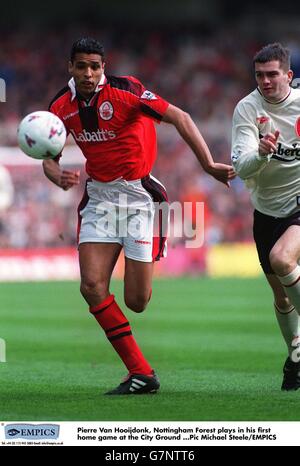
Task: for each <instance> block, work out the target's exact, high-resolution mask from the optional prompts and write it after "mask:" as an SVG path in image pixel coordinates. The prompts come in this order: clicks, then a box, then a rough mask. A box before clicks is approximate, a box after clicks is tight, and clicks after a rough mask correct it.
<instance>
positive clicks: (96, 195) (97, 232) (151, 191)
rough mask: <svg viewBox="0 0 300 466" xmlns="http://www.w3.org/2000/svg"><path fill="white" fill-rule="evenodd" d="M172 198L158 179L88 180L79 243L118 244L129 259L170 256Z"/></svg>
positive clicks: (79, 229) (79, 215) (81, 211)
mask: <svg viewBox="0 0 300 466" xmlns="http://www.w3.org/2000/svg"><path fill="white" fill-rule="evenodd" d="M167 228H168V197H167V193H166V190H165V187H164V186H163V185H162V184H161V183H160V182H159V181H158V180H156V179H155V178H154V177H152V176H150V175H149V176H147V177H145V178H142V179H140V180H134V181H126V180H124V179H117V180H115V181H111V182H108V183H102V182H100V181H95V180H92V179H88V180H87V182H86V189H85V192H84V196H83V198H82V201H81V202H80V204H79V206H78V244H81V243H118V244H120V245H121V246H123V248H124V254H125V256H126V257H128V258H129V259H134V260H137V261H141V262H153V261H155V260H159V259H160V258H161V257H165V256H166V236H167Z"/></svg>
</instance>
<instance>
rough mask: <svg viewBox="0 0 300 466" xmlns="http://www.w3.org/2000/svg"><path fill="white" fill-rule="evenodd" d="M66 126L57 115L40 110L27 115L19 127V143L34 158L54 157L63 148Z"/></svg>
mask: <svg viewBox="0 0 300 466" xmlns="http://www.w3.org/2000/svg"><path fill="white" fill-rule="evenodd" d="M66 137H67V133H66V128H65V126H64V124H63V122H62V121H61V119H60V118H58V117H57V116H56V115H54V114H53V113H51V112H46V111H38V112H33V113H30V114H29V115H27V116H26V117H25V118H23V120H22V121H21V123H20V125H19V127H18V143H19V146H20V148H21V149H22V151H23V152H25V154H26V155H29V157H32V158H34V159H52V158H54V157H56V156H57V155H58V154H59V153H60V152H61V151H62V149H63V147H64V145H65V142H66Z"/></svg>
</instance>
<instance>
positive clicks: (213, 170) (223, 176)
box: [207, 163, 236, 188]
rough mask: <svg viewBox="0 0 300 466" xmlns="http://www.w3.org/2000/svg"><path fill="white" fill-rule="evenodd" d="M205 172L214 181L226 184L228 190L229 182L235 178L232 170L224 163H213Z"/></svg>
mask: <svg viewBox="0 0 300 466" xmlns="http://www.w3.org/2000/svg"><path fill="white" fill-rule="evenodd" d="M207 172H208V173H209V174H210V175H211V176H213V177H214V178H215V179H216V180H218V181H220V182H221V183H224V184H226V186H228V188H229V187H230V180H233V179H234V178H235V177H236V173H235V171H234V168H233V167H232V166H231V165H226V164H225V163H214V164H213V165H212V166H210V167H209V169H208V170H207Z"/></svg>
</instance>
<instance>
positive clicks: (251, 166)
mask: <svg viewBox="0 0 300 466" xmlns="http://www.w3.org/2000/svg"><path fill="white" fill-rule="evenodd" d="M258 144H259V131H258V128H257V126H256V125H255V115H253V116H251V109H248V112H247V109H246V108H245V106H244V104H241V103H239V104H238V105H237V107H236V108H235V111H234V114H233V124H232V149H231V160H232V164H233V166H234V169H235V171H236V173H237V174H238V175H239V177H240V178H242V179H244V180H245V179H247V178H251V177H253V176H255V175H256V174H257V173H258V172H259V171H260V170H262V169H263V168H264V167H265V166H266V165H267V164H268V163H269V161H270V159H271V156H272V154H270V155H268V156H264V157H261V156H260V155H259V153H258Z"/></svg>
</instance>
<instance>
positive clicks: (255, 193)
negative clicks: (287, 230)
mask: <svg viewBox="0 0 300 466" xmlns="http://www.w3.org/2000/svg"><path fill="white" fill-rule="evenodd" d="M276 130H279V131H280V134H279V138H278V142H277V150H276V152H275V153H273V154H269V155H268V156H266V157H262V156H260V155H259V153H258V144H259V140H260V137H263V136H265V135H266V134H267V133H270V132H271V133H275V131H276ZM231 158H232V163H233V166H234V168H235V170H236V172H237V174H238V175H239V176H240V178H242V179H243V180H245V184H246V186H247V188H248V189H249V190H250V192H251V200H252V203H253V205H254V207H255V209H257V210H258V211H259V212H262V213H263V214H266V215H270V216H272V217H288V216H289V215H291V214H293V213H294V212H297V211H300V90H299V89H293V88H291V92H290V94H289V95H288V96H287V97H286V98H285V99H283V100H282V101H281V102H277V103H271V102H268V101H267V100H266V99H265V98H264V97H263V96H262V94H261V93H260V91H259V90H258V89H256V90H255V91H253V92H251V94H249V95H248V96H246V97H245V98H244V99H242V100H241V101H240V102H239V103H238V104H237V106H236V108H235V111H234V114H233V128H232V152H231Z"/></svg>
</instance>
